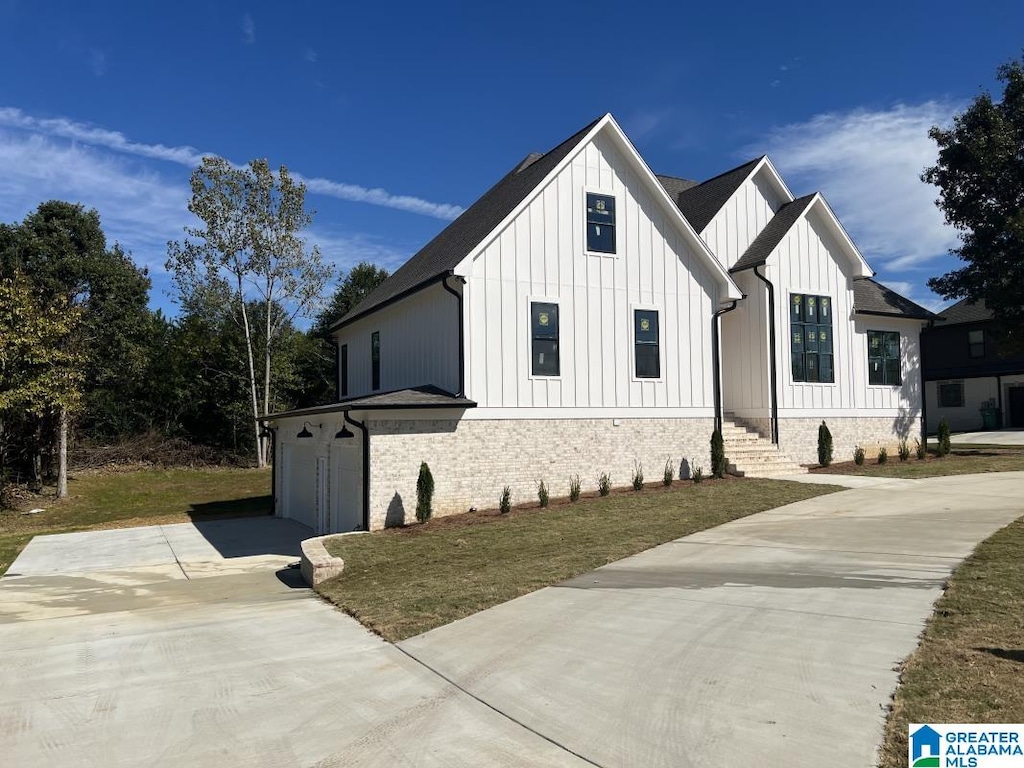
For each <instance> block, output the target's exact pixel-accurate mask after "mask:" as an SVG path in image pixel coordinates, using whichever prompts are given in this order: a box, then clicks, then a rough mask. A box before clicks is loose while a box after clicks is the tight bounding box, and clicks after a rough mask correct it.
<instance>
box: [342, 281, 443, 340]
mask: <svg viewBox="0 0 1024 768" xmlns="http://www.w3.org/2000/svg"><path fill="white" fill-rule="evenodd" d="M452 274H453V273H452V270H450V269H449V270H447V271H445V272H442V273H441V274H440V275H434V277H432V278H430V279H429V280H424V281H423V282H422V283H418V284H416V285H414V286H413V287H412V288H408V289H406V290H404V291H402V292H401V293H396V294H395V295H394V296H392V297H391V298H390V299H385V300H384V301H382V302H381V303H380V304H375V305H374V306H372V307H370V308H369V309H367V310H366V311H365V312H361V313H359V314H357V315H353V314H352V313H349V314H347V315H345V317H343V318H341V320H338V321H337V322H336V323H334V325H332V326H330V327H329V328H328V329H327V332H328V333H334V332H335V331H340V330H341V329H342V328H344V327H345V326H347V325H351V324H352V323H354V322H356V321H357V320H363V319H365V318H367V317H371V316H373V315H374V314H375V313H376V312H378V311H379V310H381V309H385V308H387V307H390V306H391V305H393V304H397V303H398V302H400V301H401V300H402V299H407V298H409V297H410V296H412V295H413V294H414V293H419V292H420V291H422V290H424V289H425V288H429V287H430V286H432V285H434V284H435V283H440V282H441V281H443V280H446V279H448V278H449V277H451V276H452Z"/></svg>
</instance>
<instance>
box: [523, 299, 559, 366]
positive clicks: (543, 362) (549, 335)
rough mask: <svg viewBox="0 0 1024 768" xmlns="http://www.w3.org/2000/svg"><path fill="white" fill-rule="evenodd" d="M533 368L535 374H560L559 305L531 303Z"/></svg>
mask: <svg viewBox="0 0 1024 768" xmlns="http://www.w3.org/2000/svg"><path fill="white" fill-rule="evenodd" d="M530 333H531V335H532V337H533V338H532V345H531V346H532V357H533V365H532V367H531V370H532V371H533V375H534V376H558V375H559V366H558V305H557V304H545V303H543V302H539V301H534V302H531V303H530Z"/></svg>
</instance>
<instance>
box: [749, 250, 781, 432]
mask: <svg viewBox="0 0 1024 768" xmlns="http://www.w3.org/2000/svg"><path fill="white" fill-rule="evenodd" d="M754 274H755V275H757V279H758V280H760V281H761V282H762V283H764V284H765V285H767V286H768V352H769V357H770V368H771V374H770V375H771V380H772V381H771V383H772V444H774V445H778V444H779V392H778V389H779V372H778V362H777V360H776V358H777V355H776V351H775V286H774V285H772V281H771V280H769V279H768V278H767V277H765V276H764V275H762V274H761V273H760V272H758V271H757V267H754Z"/></svg>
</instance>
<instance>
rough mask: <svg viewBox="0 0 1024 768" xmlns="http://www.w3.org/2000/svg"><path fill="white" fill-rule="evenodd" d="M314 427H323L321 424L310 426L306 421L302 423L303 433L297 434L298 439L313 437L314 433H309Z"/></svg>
mask: <svg viewBox="0 0 1024 768" xmlns="http://www.w3.org/2000/svg"><path fill="white" fill-rule="evenodd" d="M312 426H316V428H317V429H320V427H321V426H322V425H320V424H316V425H313V424H310V423H309V422H308V421H304V422H302V431H301V432H299V434H297V435H296V437H301V438H303V439H305V438H307V437H312V436H313V433H312V432H310V431H309V428H310V427H312Z"/></svg>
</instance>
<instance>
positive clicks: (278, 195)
mask: <svg viewBox="0 0 1024 768" xmlns="http://www.w3.org/2000/svg"><path fill="white" fill-rule="evenodd" d="M191 185H192V198H191V201H190V202H189V210H190V211H191V212H192V213H194V214H195V215H196V216H197V217H198V218H199V219H200V221H201V222H202V226H201V227H186V228H185V235H186V237H185V239H184V240H182V241H180V242H176V241H172V242H170V243H168V260H167V269H168V271H169V272H171V274H172V275H173V280H174V283H175V286H176V287H177V289H178V291H179V293H180V296H181V301H182V305H183V307H184V308H185V310H186V311H192V310H193V309H194V307H195V306H196V305H197V304H209V303H210V301H211V299H212V300H214V301H216V300H218V299H219V300H227V301H228V302H229V305H233V307H234V308H235V310H236V312H235V313H233V314H231V315H229V316H230V317H233V318H235V319H236V320H237V321H238V322H239V324H240V328H241V330H242V334H243V337H244V342H245V343H244V354H243V356H242V357H241V358H240V361H239V362H240V363H241V365H242V367H243V370H244V372H245V374H246V375H247V383H248V391H249V398H250V404H251V419H250V429H251V430H252V435H253V437H254V440H255V446H256V459H257V463H258V465H259V466H264V465H265V463H266V443H265V442H264V440H263V439H262V438H261V437H260V425H259V422H258V421H257V419H258V418H259V415H260V410H261V404H260V398H259V395H258V381H257V375H256V360H257V356H259V357H260V358H262V359H261V362H262V367H263V382H262V384H263V398H262V410H263V411H264V412H266V411H268V410H269V406H270V401H271V383H272V369H273V354H274V345H275V343H276V341H277V339H279V337H280V335H281V334H282V333H283V331H284V329H285V328H286V327H287V325H288V324H289V323H290V322H291V321H292V320H293V319H294V318H295V317H296V316H299V315H308V314H310V313H311V312H312V311H313V309H314V308H315V306H316V305H317V304H318V302H319V301H320V298H321V296H322V294H323V290H324V288H325V286H326V285H327V282H328V281H329V280H330V278H331V275H332V272H333V270H332V269H331V267H330V266H329V265H327V264H325V263H324V262H323V258H322V256H321V254H320V250H319V248H317V247H315V246H314V247H313V248H312V250H311V251H307V250H306V244H305V241H304V240H303V239H302V238H301V237H300V233H301V232H302V230H304V229H305V228H306V227H308V226H309V224H310V223H311V222H312V212H310V211H308V210H307V209H306V206H305V195H306V188H305V185H304V184H301V183H297V182H295V181H294V180H293V179H292V177H291V175H290V174H289V172H288V169H287V168H285V167H284V166H281V168H280V169H279V170H278V171H277V172H276V173H275V172H274V171H273V170H271V168H270V165H269V164H268V163H267V161H266V160H253V161H251V162H250V163H249V165H248V166H247V167H245V168H235V167H233V166H232V165H231V164H230V163H228V162H227V161H226V160H224V159H222V158H217V157H205V158H203V161H202V164H201V165H200V166H199V167H198V168H196V169H195V171H193V173H192V178H191ZM253 301H256V302H259V303H260V304H261V306H262V307H263V317H262V323H261V329H262V340H263V341H262V344H259V345H257V342H256V340H255V333H254V332H255V328H254V325H253V322H252V320H253V318H252V317H251V315H250V302H253Z"/></svg>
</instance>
